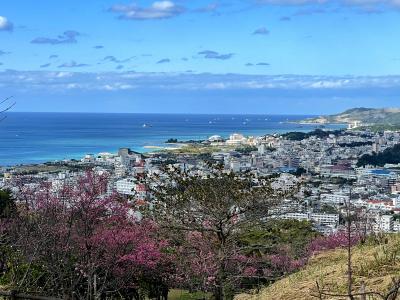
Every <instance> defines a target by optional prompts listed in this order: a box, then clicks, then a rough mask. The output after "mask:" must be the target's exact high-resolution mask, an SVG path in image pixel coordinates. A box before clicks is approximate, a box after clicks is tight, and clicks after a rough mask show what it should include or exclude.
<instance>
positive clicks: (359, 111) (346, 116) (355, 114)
mask: <svg viewBox="0 0 400 300" xmlns="http://www.w3.org/2000/svg"><path fill="white" fill-rule="evenodd" d="M355 121H359V122H361V123H362V124H365V125H388V126H393V125H400V108H365V107H359V108H352V109H349V110H346V111H344V112H342V113H339V114H335V115H329V116H320V117H317V118H310V119H305V120H302V121H300V122H302V123H321V124H324V123H341V124H342V123H345V124H347V123H352V122H355Z"/></svg>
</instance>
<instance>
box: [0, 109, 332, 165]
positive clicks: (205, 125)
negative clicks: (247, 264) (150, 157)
mask: <svg viewBox="0 0 400 300" xmlns="http://www.w3.org/2000/svg"><path fill="white" fill-rule="evenodd" d="M305 117H310V116H283V115H279V116H278V115H184V114H176V115H172V114H90V113H9V114H8V116H7V119H6V120H4V121H3V122H2V123H0V166H5V165H15V164H23V163H39V162H46V161H50V160H60V159H71V158H81V157H82V156H83V155H85V154H87V153H99V152H116V151H117V150H118V148H120V147H130V148H131V149H133V150H136V151H139V152H145V151H149V149H146V148H144V147H145V146H165V144H164V142H165V141H166V140H167V139H169V138H177V139H179V140H189V139H206V138H208V137H209V136H211V135H214V134H218V135H221V136H223V137H228V136H229V135H230V134H231V133H234V132H238V133H242V134H245V135H264V134H269V133H282V132H288V131H309V130H313V129H315V128H316V126H315V125H302V126H301V127H300V126H299V125H297V124H290V123H286V122H287V121H291V120H298V119H303V118H305ZM144 124H146V125H147V126H146V127H144V126H143V125H144ZM330 127H331V128H339V127H340V126H338V125H331V126H330Z"/></svg>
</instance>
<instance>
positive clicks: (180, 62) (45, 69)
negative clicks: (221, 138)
mask: <svg viewBox="0 0 400 300" xmlns="http://www.w3.org/2000/svg"><path fill="white" fill-rule="evenodd" d="M399 13H400V3H399V2H398V1H397V0H384V1H380V0H365V1H362V0H342V1H340V0H338V1H329V0H316V1H313V0H282V1H276V0H259V1H256V0H255V1H252V0H240V1H239V0H237V1H214V2H213V1H207V2H205V1H184V0H180V1H179V0H178V1H137V2H135V3H133V2H129V1H116V0H103V1H95V3H94V2H89V1H86V2H84V3H82V2H79V1H76V0H73V1H68V2H67V1H63V2H58V3H55V2H53V1H41V2H40V3H37V2H36V1H18V0H17V1H3V3H2V4H1V5H0V41H1V46H0V86H1V87H2V91H3V93H2V96H3V97H6V96H9V95H13V96H14V97H15V99H16V101H17V102H18V105H16V106H15V108H14V111H73V112H74V111H94V112H107V111H110V112H144V113H146V112H156V113H160V112H166V113H173V112H176V113H195V112H199V113H210V112H215V113H240V112H243V113H282V114H284V113H288V114H293V113H300V114H301V113H303V114H304V113H307V114H321V113H333V112H339V111H341V110H344V109H346V108H349V107H355V106H367V107H391V106H397V105H398V100H399V98H398V96H397V95H398V94H399V91H400V76H399V75H398V74H399V73H398V71H397V70H398V69H399V67H400V56H399V55H398V53H400V42H399V40H400V39H399V38H398V37H399V34H398V32H397V30H396V28H399V25H400V24H399V23H400V20H399V18H398V17H399ZM49 24H51V26H49Z"/></svg>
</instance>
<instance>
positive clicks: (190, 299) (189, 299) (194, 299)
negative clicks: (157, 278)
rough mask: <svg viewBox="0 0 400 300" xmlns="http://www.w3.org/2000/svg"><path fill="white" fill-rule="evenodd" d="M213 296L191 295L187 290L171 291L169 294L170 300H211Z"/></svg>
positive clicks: (199, 293) (196, 293) (205, 294)
mask: <svg viewBox="0 0 400 300" xmlns="http://www.w3.org/2000/svg"><path fill="white" fill-rule="evenodd" d="M210 297H211V295H210V294H207V293H203V292H194V293H190V292H189V291H186V290H178V289H174V290H170V291H169V293H168V299H169V300H198V299H210Z"/></svg>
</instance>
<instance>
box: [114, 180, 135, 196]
mask: <svg viewBox="0 0 400 300" xmlns="http://www.w3.org/2000/svg"><path fill="white" fill-rule="evenodd" d="M115 188H116V190H117V192H118V193H120V194H123V195H130V196H133V195H135V188H136V182H135V180H133V179H130V178H125V179H121V180H118V181H117V182H116V183H115Z"/></svg>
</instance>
